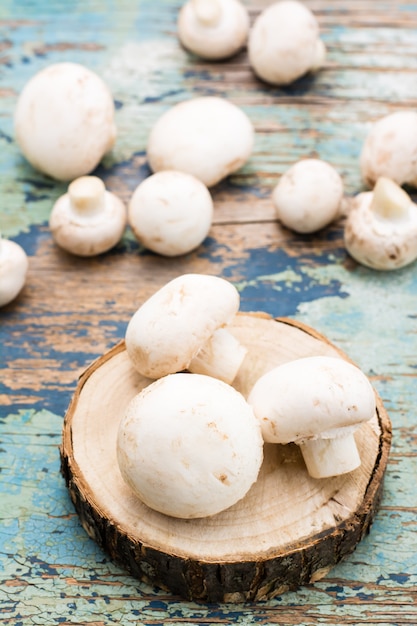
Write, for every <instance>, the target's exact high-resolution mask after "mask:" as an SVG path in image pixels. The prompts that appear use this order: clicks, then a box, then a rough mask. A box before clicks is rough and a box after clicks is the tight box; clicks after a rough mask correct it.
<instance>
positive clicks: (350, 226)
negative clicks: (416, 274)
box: [344, 177, 417, 270]
mask: <svg viewBox="0 0 417 626" xmlns="http://www.w3.org/2000/svg"><path fill="white" fill-rule="evenodd" d="M344 239H345V246H346V249H347V251H348V252H349V254H350V255H351V256H352V257H353V258H354V259H355V260H356V261H358V263H361V264H362V265H366V266H367V267H371V268H372V269H376V270H395V269H398V268H400V267H404V266H405V265H409V264H410V263H412V262H413V261H414V260H415V259H416V258H417V205H416V204H414V203H413V202H412V200H411V198H410V196H409V195H408V194H407V193H406V192H405V191H404V190H403V189H401V187H399V186H398V185H397V184H396V183H395V182H394V181H392V180H390V179H389V178H384V177H381V178H379V179H378V180H377V183H376V185H375V187H374V190H373V191H368V192H364V193H361V194H359V195H358V196H357V197H356V198H355V202H354V205H353V206H352V209H351V211H350V213H349V215H348V217H347V219H346V224H345V236H344Z"/></svg>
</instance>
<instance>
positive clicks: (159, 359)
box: [125, 274, 247, 383]
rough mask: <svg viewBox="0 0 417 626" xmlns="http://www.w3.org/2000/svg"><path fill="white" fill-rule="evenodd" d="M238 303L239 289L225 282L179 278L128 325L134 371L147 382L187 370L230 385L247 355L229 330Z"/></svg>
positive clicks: (201, 277) (188, 276)
mask: <svg viewBox="0 0 417 626" xmlns="http://www.w3.org/2000/svg"><path fill="white" fill-rule="evenodd" d="M239 303H240V298H239V293H238V291H237V289H236V288H235V287H234V286H233V285H232V284H231V283H229V282H228V281H227V280H224V279H223V278H219V277H217V276H208V275H205V274H184V275H182V276H178V277H177V278H174V279H173V280H171V281H170V282H169V283H167V284H166V285H164V286H163V287H162V288H161V289H159V290H158V291H157V292H156V293H154V294H153V295H152V296H151V297H150V298H149V299H148V300H146V302H144V304H142V306H141V307H140V308H139V309H138V310H137V311H136V313H135V314H134V315H133V316H132V318H131V320H130V321H129V324H128V326H127V330H126V335H125V340H126V350H127V353H128V355H129V357H130V360H131V362H132V364H133V366H134V368H135V369H136V370H137V371H138V372H139V373H140V374H142V375H143V376H146V377H148V378H161V377H162V376H166V375H167V374H173V373H175V372H180V371H182V370H185V369H187V370H189V371H190V372H194V373H198V374H207V375H209V376H213V377H215V378H219V379H221V380H223V381H225V382H227V383H231V382H232V381H233V380H234V378H235V377H236V375H237V372H238V371H239V369H240V366H241V364H242V362H243V359H244V357H245V355H246V352H247V350H246V348H245V347H244V346H242V345H241V344H240V342H239V341H238V340H237V339H236V338H235V337H234V336H233V335H232V333H231V332H229V331H228V329H227V324H228V323H229V322H231V321H232V319H233V318H234V316H235V314H236V313H237V311H238V309H239Z"/></svg>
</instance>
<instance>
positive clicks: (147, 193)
mask: <svg viewBox="0 0 417 626" xmlns="http://www.w3.org/2000/svg"><path fill="white" fill-rule="evenodd" d="M212 219H213V200H212V197H211V195H210V192H209V190H208V189H207V187H206V186H205V185H204V184H203V183H202V182H201V181H200V180H198V178H195V176H191V174H186V173H185V172H175V171H170V170H166V171H163V172H157V173H156V174H153V175H152V176H149V177H148V178H146V179H145V180H144V181H143V182H142V183H140V185H138V187H137V188H136V189H135V191H134V193H133V196H132V198H131V200H130V203H129V207H128V221H129V224H130V226H131V228H132V230H133V232H134V234H135V236H136V238H137V239H138V240H139V241H140V242H141V243H142V244H143V245H144V246H145V247H146V248H149V249H150V250H153V251H154V252H157V253H158V254H162V255H165V256H177V255H181V254H186V253H187V252H190V251H191V250H194V249H195V248H197V247H198V246H199V245H200V244H201V243H202V241H203V240H204V239H205V238H206V237H207V235H208V232H209V230H210V227H211V222H212Z"/></svg>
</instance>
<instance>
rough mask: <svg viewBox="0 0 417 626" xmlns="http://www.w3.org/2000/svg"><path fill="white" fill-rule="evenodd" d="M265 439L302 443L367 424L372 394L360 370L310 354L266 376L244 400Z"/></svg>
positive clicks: (369, 385)
mask: <svg viewBox="0 0 417 626" xmlns="http://www.w3.org/2000/svg"><path fill="white" fill-rule="evenodd" d="M248 402H249V404H251V405H252V407H253V410H254V412H255V415H256V417H257V418H258V419H259V421H260V424H261V428H262V434H263V437H264V440H265V441H269V442H271V443H283V444H286V443H290V442H296V443H297V442H298V443H301V442H303V441H305V440H307V439H311V438H318V437H323V438H326V439H331V438H332V437H336V436H337V429H345V428H348V427H352V426H355V425H358V424H360V423H361V422H366V421H368V420H370V419H371V418H372V417H373V415H374V414H375V405H376V400H375V393H374V390H373V388H372V386H371V383H370V382H369V380H368V378H367V377H366V376H365V374H363V372H362V371H361V370H360V369H359V368H357V367H356V366H355V365H352V364H351V363H349V362H348V361H345V360H344V359H341V358H340V359H339V358H337V357H326V356H312V357H305V358H301V359H296V360H294V361H289V362H287V363H284V364H283V365H280V366H278V367H276V368H274V369H273V370H271V371H269V372H267V373H266V374H264V375H263V376H261V378H259V380H258V381H257V382H256V383H255V385H254V386H253V388H252V390H251V392H250V394H249V397H248Z"/></svg>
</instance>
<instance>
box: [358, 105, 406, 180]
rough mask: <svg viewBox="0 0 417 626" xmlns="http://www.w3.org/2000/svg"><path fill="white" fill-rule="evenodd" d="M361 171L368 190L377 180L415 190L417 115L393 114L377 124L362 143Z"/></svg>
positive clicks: (401, 112)
mask: <svg viewBox="0 0 417 626" xmlns="http://www.w3.org/2000/svg"><path fill="white" fill-rule="evenodd" d="M360 167H361V172H362V176H363V178H364V180H365V182H366V183H367V184H368V185H369V186H370V187H373V186H374V184H375V182H376V180H377V179H378V178H380V177H384V178H390V179H391V180H393V181H395V182H396V183H398V184H399V185H404V184H408V185H412V186H417V113H416V112H415V111H396V112H395V113H391V114H390V115H386V116H385V117H382V118H380V119H379V120H377V121H376V122H375V123H374V124H373V126H372V127H371V130H370V132H369V134H368V136H367V137H366V139H365V142H364V145H363V148H362V152H361V155H360Z"/></svg>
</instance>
